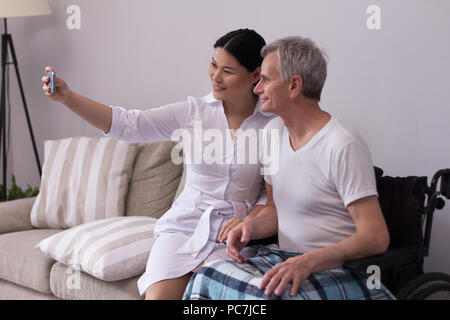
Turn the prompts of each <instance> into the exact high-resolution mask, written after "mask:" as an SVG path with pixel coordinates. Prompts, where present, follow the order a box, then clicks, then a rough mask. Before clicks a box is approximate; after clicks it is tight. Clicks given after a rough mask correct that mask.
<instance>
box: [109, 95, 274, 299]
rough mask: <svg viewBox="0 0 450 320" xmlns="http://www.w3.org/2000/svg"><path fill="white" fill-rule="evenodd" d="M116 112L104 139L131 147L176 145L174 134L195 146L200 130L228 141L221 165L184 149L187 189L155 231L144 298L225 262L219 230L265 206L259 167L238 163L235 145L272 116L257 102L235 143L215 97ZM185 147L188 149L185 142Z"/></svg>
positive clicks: (142, 285)
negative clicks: (156, 286)
mask: <svg viewBox="0 0 450 320" xmlns="http://www.w3.org/2000/svg"><path fill="white" fill-rule="evenodd" d="M112 108H113V120H112V126H111V130H110V132H109V133H108V134H105V135H106V136H110V137H115V138H119V139H122V140H126V141H129V142H155V141H163V140H171V139H173V136H172V134H173V133H174V131H175V130H176V129H180V128H182V129H185V130H186V132H188V133H190V135H191V137H194V139H192V141H191V142H192V144H193V143H194V141H195V142H198V138H199V137H200V138H201V137H202V135H198V132H199V130H198V129H199V125H201V127H202V130H204V131H205V130H206V129H212V131H211V130H210V133H211V132H212V133H220V134H222V136H223V137H224V138H225V140H226V141H225V142H224V143H222V144H221V143H220V142H219V144H218V145H219V146H220V147H222V149H221V148H216V149H215V152H212V153H211V154H213V156H214V157H215V158H214V159H216V160H217V157H219V158H221V159H220V160H222V161H216V163H212V164H207V163H206V162H208V161H205V160H204V159H199V158H198V154H194V153H195V152H196V151H195V150H196V149H195V148H184V150H183V152H185V158H186V159H187V160H188V162H187V163H186V183H185V187H184V190H183V192H182V193H181V194H180V196H179V197H178V199H177V200H176V201H175V202H174V203H173V205H172V208H171V209H170V210H169V211H167V212H166V213H165V214H164V216H162V217H161V218H160V219H159V220H158V222H157V223H156V225H155V238H156V239H155V242H154V244H153V247H152V250H151V253H150V257H149V259H148V262H147V268H146V271H145V273H144V274H143V275H142V276H141V278H140V279H139V281H138V288H139V292H140V294H141V295H142V294H143V293H145V291H146V289H147V288H148V287H149V286H150V285H152V284H153V283H155V282H158V281H161V280H165V279H171V278H176V277H180V276H182V275H184V274H186V273H188V272H190V271H192V270H193V269H195V267H196V266H198V265H199V264H200V263H202V262H204V261H205V260H206V261H209V260H213V259H225V258H227V256H226V247H225V245H224V244H223V243H218V242H217V237H218V234H219V232H220V230H221V227H222V226H223V225H224V223H225V222H226V221H227V220H229V219H231V218H232V217H238V218H241V219H242V218H244V217H245V216H246V215H247V214H248V213H249V212H250V211H251V210H252V209H253V208H254V206H255V205H256V204H265V199H266V197H265V193H264V192H261V190H263V188H262V187H263V185H264V181H263V176H262V175H261V174H260V169H261V165H260V163H259V161H256V162H251V161H250V160H249V159H247V161H246V164H240V163H241V162H239V161H236V157H237V155H238V154H239V151H238V150H239V149H242V148H243V147H242V145H240V144H239V143H237V141H239V137H240V136H245V135H246V132H248V131H252V130H254V129H256V130H259V129H262V128H264V126H265V125H266V124H267V123H268V122H269V121H270V120H271V119H272V118H273V117H274V115H273V114H271V113H263V112H262V111H261V104H260V102H259V101H258V103H257V105H256V107H255V111H254V113H253V114H252V115H251V116H250V117H249V118H247V119H245V120H244V122H243V123H242V125H241V127H240V129H239V130H238V131H237V132H236V135H235V136H234V139H232V136H231V134H230V132H229V130H228V129H229V126H228V122H227V118H226V116H225V113H224V109H223V105H222V102H221V101H219V100H216V99H214V97H213V96H212V94H209V95H207V96H205V97H202V98H199V99H196V98H193V97H188V99H187V100H186V101H184V102H179V103H173V104H169V105H166V106H162V107H159V108H153V109H148V110H129V111H127V110H125V109H124V108H122V107H112ZM200 121H201V122H200ZM195 130H197V133H196V132H195ZM214 130H215V132H214ZM196 134H197V135H196ZM209 138H210V139H211V141H213V139H212V137H209ZM203 139H205V138H204V137H203ZM203 139H202V141H201V145H202V146H203V147H204V149H203V151H206V150H208V151H211V148H210V147H211V141H205V142H203ZM241 140H242V139H241ZM184 145H185V146H187V144H186V141H185V144H184ZM208 145H209V146H210V147H209V149H208ZM249 145H250V144H249ZM230 146H231V147H230ZM227 147H228V148H227ZM219 149H220V150H223V152H222V153H221V152H219V151H220V150H219ZM244 149H245V148H244ZM230 150H231V152H230ZM256 153H257V154H258V152H257V151H256ZM200 156H201V154H200ZM189 160H190V161H189ZM199 160H200V161H199ZM221 162H222V163H221ZM249 162H250V163H249Z"/></svg>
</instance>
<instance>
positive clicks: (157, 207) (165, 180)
mask: <svg viewBox="0 0 450 320" xmlns="http://www.w3.org/2000/svg"><path fill="white" fill-rule="evenodd" d="M175 145H176V143H175V142H173V141H164V142H155V143H138V153H137V156H136V161H135V164H134V169H133V174H132V177H131V180H130V184H129V189H128V195H127V201H126V209H125V215H126V216H149V217H153V218H160V217H161V216H162V215H163V214H164V213H165V212H166V211H167V210H169V209H170V207H171V205H172V202H173V200H174V197H175V194H176V192H177V189H178V187H179V184H180V179H181V175H182V173H183V165H182V164H181V165H176V164H174V163H173V162H172V160H171V152H172V148H173V147H174V146H175Z"/></svg>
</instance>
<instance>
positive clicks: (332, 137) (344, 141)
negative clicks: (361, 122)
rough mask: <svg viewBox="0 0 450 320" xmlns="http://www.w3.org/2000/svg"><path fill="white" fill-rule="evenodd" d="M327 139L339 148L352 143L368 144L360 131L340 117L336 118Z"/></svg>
mask: <svg viewBox="0 0 450 320" xmlns="http://www.w3.org/2000/svg"><path fill="white" fill-rule="evenodd" d="M327 140H328V141H329V143H330V144H331V145H332V146H334V147H335V148H338V149H341V148H345V147H346V146H348V145H350V144H352V143H359V144H362V145H364V146H365V145H366V143H365V141H364V139H363V138H362V136H361V135H360V134H359V132H358V131H356V130H355V129H354V128H352V127H351V126H350V125H348V124H347V123H345V122H342V121H341V120H340V119H338V118H334V125H333V126H332V128H331V130H330V131H329V133H328V139H327Z"/></svg>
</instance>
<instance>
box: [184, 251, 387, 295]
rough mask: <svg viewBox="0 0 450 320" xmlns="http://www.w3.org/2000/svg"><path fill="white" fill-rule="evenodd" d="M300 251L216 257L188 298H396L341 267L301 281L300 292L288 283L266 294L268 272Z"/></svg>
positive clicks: (200, 272)
mask: <svg viewBox="0 0 450 320" xmlns="http://www.w3.org/2000/svg"><path fill="white" fill-rule="evenodd" d="M296 255H298V253H292V252H286V251H279V250H275V249H272V248H269V247H259V248H258V253H257V255H256V256H255V257H252V258H248V261H247V262H246V263H242V264H239V263H237V262H234V261H232V260H216V261H212V262H210V263H208V264H206V265H205V266H204V267H202V268H200V269H199V270H198V271H197V272H195V273H194V274H193V276H192V277H191V279H190V281H189V283H188V286H187V288H186V291H185V292H184V295H183V299H184V300H278V299H281V300H366V299H369V300H394V299H395V297H394V296H393V295H392V294H391V293H390V292H389V290H388V289H387V288H386V287H384V286H383V285H382V284H381V288H380V289H369V288H368V286H367V277H365V276H364V275H363V274H360V273H355V272H353V271H350V270H347V269H343V268H337V269H332V270H328V271H326V272H319V273H314V274H312V275H311V276H310V277H309V278H308V279H307V280H305V281H303V282H302V283H301V284H300V287H299V290H298V293H297V295H295V296H291V295H290V294H289V291H290V285H288V286H287V287H286V288H285V289H284V292H283V294H282V295H281V296H276V295H275V294H274V293H272V294H271V295H270V296H266V295H265V294H264V290H258V285H259V283H260V282H261V280H262V277H263V275H264V273H265V272H267V271H268V270H270V269H271V268H272V267H273V266H275V265H276V264H278V263H281V262H283V261H285V260H286V259H288V258H290V257H293V256H296Z"/></svg>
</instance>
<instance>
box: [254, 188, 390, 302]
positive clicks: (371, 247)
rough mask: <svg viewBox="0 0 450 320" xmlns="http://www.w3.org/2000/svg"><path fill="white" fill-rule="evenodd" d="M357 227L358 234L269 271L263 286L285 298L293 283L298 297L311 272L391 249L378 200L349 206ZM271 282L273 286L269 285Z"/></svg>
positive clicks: (268, 292)
mask: <svg viewBox="0 0 450 320" xmlns="http://www.w3.org/2000/svg"><path fill="white" fill-rule="evenodd" d="M347 209H348V211H349V212H350V214H351V216H352V218H353V220H354V222H355V225H356V233H355V234H354V235H352V236H350V237H348V238H347V239H344V240H342V241H340V242H338V243H336V244H334V245H331V246H328V247H324V248H321V249H317V250H313V251H310V252H307V253H305V254H302V255H300V256H297V257H293V258H290V259H287V260H286V261H285V262H284V263H280V264H278V265H276V266H275V267H274V268H273V269H271V270H269V271H268V272H267V273H266V274H265V275H264V278H263V280H262V282H261V284H260V286H259V288H260V289H263V288H264V287H265V286H266V285H267V284H268V286H267V288H266V291H265V293H266V294H267V295H270V294H271V293H272V292H273V291H275V294H276V295H281V293H282V292H283V290H284V288H285V287H286V285H287V284H288V283H290V282H292V288H291V295H295V294H296V293H297V290H298V286H299V285H300V283H301V282H302V281H303V280H305V279H307V278H308V277H309V275H310V274H311V273H315V272H321V271H325V270H330V269H333V268H337V267H340V266H342V264H343V263H344V261H346V260H351V259H357V258H362V257H366V256H370V255H374V254H378V253H382V252H384V251H386V250H387V248H388V245H389V232H388V230H387V226H386V222H385V221H384V217H383V213H382V212H381V208H380V205H379V202H378V199H377V197H375V196H371V197H366V198H362V199H359V200H356V201H354V202H352V203H350V204H349V205H348V206H347ZM269 282H270V283H269Z"/></svg>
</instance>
